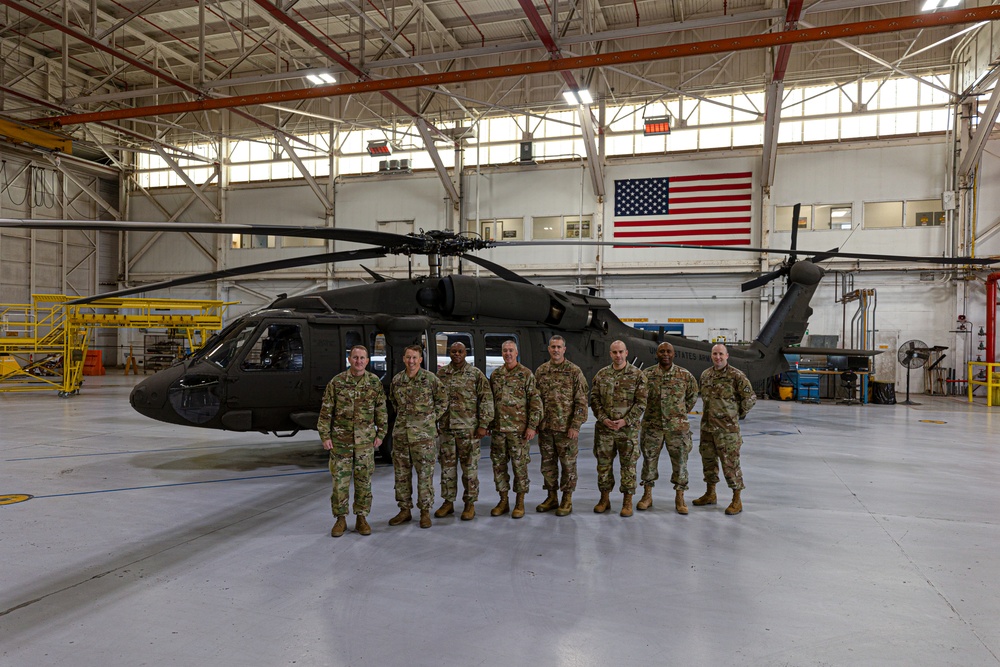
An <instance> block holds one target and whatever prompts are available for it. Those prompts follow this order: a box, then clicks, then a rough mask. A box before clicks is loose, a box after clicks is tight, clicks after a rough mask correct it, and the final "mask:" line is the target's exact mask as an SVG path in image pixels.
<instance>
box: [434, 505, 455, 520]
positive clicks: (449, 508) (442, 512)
mask: <svg viewBox="0 0 1000 667" xmlns="http://www.w3.org/2000/svg"><path fill="white" fill-rule="evenodd" d="M454 513H455V503H453V502H451V501H450V500H446V501H444V502H443V503H441V507H439V508H438V509H437V512H434V516H436V517H437V518H439V519H443V518H445V517H446V516H448V515H449V514H454Z"/></svg>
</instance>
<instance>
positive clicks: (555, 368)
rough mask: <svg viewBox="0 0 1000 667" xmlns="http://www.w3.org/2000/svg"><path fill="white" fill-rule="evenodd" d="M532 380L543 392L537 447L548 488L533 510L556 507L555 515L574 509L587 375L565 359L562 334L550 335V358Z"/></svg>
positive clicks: (545, 510)
mask: <svg viewBox="0 0 1000 667" xmlns="http://www.w3.org/2000/svg"><path fill="white" fill-rule="evenodd" d="M535 383H536V384H537V386H538V393H540V394H541V395H542V407H543V413H544V414H543V416H542V421H541V422H539V424H538V449H539V451H540V452H541V455H542V479H543V481H544V487H545V489H546V491H548V497H547V498H546V499H545V500H544V501H543V502H542V504H541V505H539V506H538V507H536V508H535V511H537V512H548V511H549V510H552V509H555V510H556V516H566V515H568V514H570V513H571V512H572V511H573V491H574V490H576V458H577V454H578V452H579V446H580V443H579V441H580V427H581V426H583V422H585V421H587V379H586V378H585V377H583V371H581V370H580V367H579V366H577V365H576V364H574V363H573V362H571V361H568V360H567V359H566V341H565V340H564V339H563V337H562V336H552V338H550V339H549V360H548V361H546V362H545V363H544V364H542V365H541V366H539V367H538V370H536V371H535ZM560 465H561V466H562V478H561V480H560V477H559V467H560ZM559 489H562V492H563V497H562V502H561V503H560V502H559V499H558V497H557V496H556V492H557V490H559ZM557 508H558V509H557Z"/></svg>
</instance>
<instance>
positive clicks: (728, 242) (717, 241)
mask: <svg viewBox="0 0 1000 667" xmlns="http://www.w3.org/2000/svg"><path fill="white" fill-rule="evenodd" d="M652 243H655V241H652ZM664 244H665V245H664V246H663V247H664V248H669V247H671V246H670V245H669V244H670V242H669V241H664ZM676 245H699V246H700V245H738V246H743V245H746V241H745V240H740V239H708V240H706V241H679V242H677V243H676ZM611 247H612V248H647V249H650V246H641V245H628V244H622V245H618V244H617V243H616V244H615V245H613V246H611ZM652 249H655V246H653V247H652Z"/></svg>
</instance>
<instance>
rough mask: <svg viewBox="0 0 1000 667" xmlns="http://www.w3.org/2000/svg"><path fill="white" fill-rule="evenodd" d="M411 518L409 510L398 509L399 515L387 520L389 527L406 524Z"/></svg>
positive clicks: (406, 508) (405, 508) (404, 508)
mask: <svg viewBox="0 0 1000 667" xmlns="http://www.w3.org/2000/svg"><path fill="white" fill-rule="evenodd" d="M412 518H413V517H412V516H411V515H410V509H409V508H408V507H400V508H399V514H397V515H396V516H394V517H392V518H391V519H389V525H390V526H398V525H399V524H401V523H406V522H407V521H409V520H410V519H412Z"/></svg>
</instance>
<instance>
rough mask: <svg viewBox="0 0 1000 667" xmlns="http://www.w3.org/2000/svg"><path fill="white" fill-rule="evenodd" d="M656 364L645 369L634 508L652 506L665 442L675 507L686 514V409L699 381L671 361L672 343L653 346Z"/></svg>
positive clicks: (688, 445)
mask: <svg viewBox="0 0 1000 667" xmlns="http://www.w3.org/2000/svg"><path fill="white" fill-rule="evenodd" d="M656 360H657V361H658V362H659V363H658V364H657V365H656V366H654V367H652V368H649V369H647V370H646V371H644V373H645V375H646V381H647V383H648V386H649V398H648V399H647V400H646V413H645V414H644V415H643V417H642V440H641V444H640V447H641V449H642V486H643V487H644V491H643V494H642V499H641V500H640V501H639V502H638V503H636V505H635V506H636V508H637V509H640V510H647V509H649V508H650V507H652V506H653V485H654V484H656V480H657V479H658V478H659V476H660V473H659V470H658V467H659V461H660V451H662V449H663V446H664V444H666V446H667V454H669V455H670V467H671V468H672V469H673V474H671V475H670V481H671V482H672V483H673V485H674V492H675V498H674V508H675V509H676V510H677V513H678V514H687V513H688V508H687V505H685V504H684V492H685V491H687V488H688V469H687V462H688V454H690V453H691V426H690V424H688V418H687V416H688V413H689V412H691V410H693V409H694V404H695V401H697V400H698V381H697V380H695V379H694V375H692V374H691V372H690V371H688V370H687V369H686V368H681V367H680V366H677V365H676V364H674V346H673V345H671V344H670V343H660V344H659V345H658V346H657V348H656Z"/></svg>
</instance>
